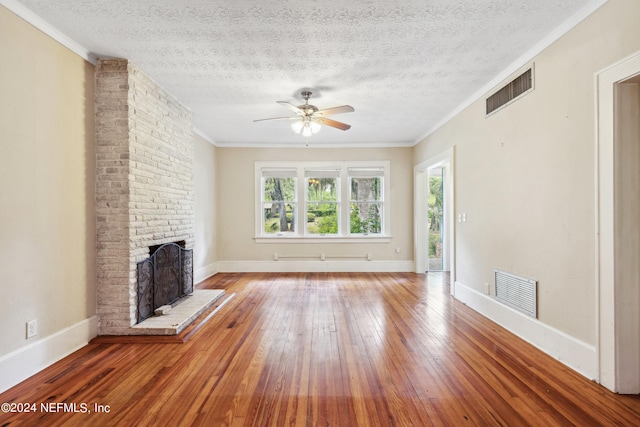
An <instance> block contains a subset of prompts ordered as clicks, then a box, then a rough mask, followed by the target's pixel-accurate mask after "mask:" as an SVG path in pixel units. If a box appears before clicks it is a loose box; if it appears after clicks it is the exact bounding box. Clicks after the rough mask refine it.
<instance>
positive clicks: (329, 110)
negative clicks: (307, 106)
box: [313, 105, 355, 117]
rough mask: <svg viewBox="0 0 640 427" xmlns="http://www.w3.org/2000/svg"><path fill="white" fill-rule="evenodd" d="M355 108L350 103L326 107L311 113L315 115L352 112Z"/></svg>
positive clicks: (322, 115)
mask: <svg viewBox="0 0 640 427" xmlns="http://www.w3.org/2000/svg"><path fill="white" fill-rule="evenodd" d="M354 111H355V110H354V109H353V107H352V106H351V105H341V106H340V107H333V108H326V109H324V110H318V111H316V112H315V113H313V115H314V116H316V117H324V116H330V115H332V114H341V113H353V112H354Z"/></svg>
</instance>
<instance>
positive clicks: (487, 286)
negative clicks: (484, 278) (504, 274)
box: [484, 283, 491, 295]
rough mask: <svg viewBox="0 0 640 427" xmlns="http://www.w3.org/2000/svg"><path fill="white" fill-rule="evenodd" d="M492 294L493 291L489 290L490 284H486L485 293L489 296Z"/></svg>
mask: <svg viewBox="0 0 640 427" xmlns="http://www.w3.org/2000/svg"><path fill="white" fill-rule="evenodd" d="M490 292H491V290H490V289H489V284H488V283H485V284H484V293H485V294H487V295H489V293H490Z"/></svg>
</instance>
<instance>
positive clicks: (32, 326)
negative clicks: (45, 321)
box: [27, 319, 38, 338]
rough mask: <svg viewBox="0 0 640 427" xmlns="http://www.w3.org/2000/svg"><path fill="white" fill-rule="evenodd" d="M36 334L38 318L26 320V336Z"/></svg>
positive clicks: (29, 336)
mask: <svg viewBox="0 0 640 427" xmlns="http://www.w3.org/2000/svg"><path fill="white" fill-rule="evenodd" d="M36 335H38V319H33V320H30V321H28V322H27V338H32V337H35V336H36Z"/></svg>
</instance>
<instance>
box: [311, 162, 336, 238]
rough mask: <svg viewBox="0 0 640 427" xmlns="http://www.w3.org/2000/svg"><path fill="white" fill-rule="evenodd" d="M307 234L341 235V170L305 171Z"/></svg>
mask: <svg viewBox="0 0 640 427" xmlns="http://www.w3.org/2000/svg"><path fill="white" fill-rule="evenodd" d="M305 180H306V185H307V193H306V198H305V200H306V206H307V234H309V235H320V236H327V235H334V236H336V235H339V234H340V220H339V218H340V170H339V169H334V170H331V169H329V170H315V169H310V170H305Z"/></svg>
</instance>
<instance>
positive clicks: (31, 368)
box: [0, 316, 98, 393]
mask: <svg viewBox="0 0 640 427" xmlns="http://www.w3.org/2000/svg"><path fill="white" fill-rule="evenodd" d="M96 336H98V317H97V316H92V317H90V318H88V319H85V320H83V321H81V322H78V323H76V324H75V325H71V326H69V327H68V328H65V329H62V330H60V331H58V332H56V333H54V334H53V335H49V336H48V337H45V338H42V339H41V340H38V341H35V342H33V343H30V344H27V345H26V346H24V347H21V348H19V349H17V350H15V351H13V352H11V353H9V354H6V355H4V356H2V357H0V393H2V392H3V391H6V390H8V389H9V388H11V387H13V386H14V385H16V384H18V383H20V382H22V381H24V380H26V379H27V378H29V377H30V376H32V375H34V374H36V373H38V372H40V371H41V370H43V369H44V368H46V367H48V366H50V365H52V364H53V363H55V362H57V361H59V360H60V359H62V358H64V357H66V356H68V355H69V354H71V353H73V352H74V351H76V350H78V349H80V348H82V347H84V346H85V345H87V343H88V342H89V341H91V340H92V339H93V338H95V337H96Z"/></svg>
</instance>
